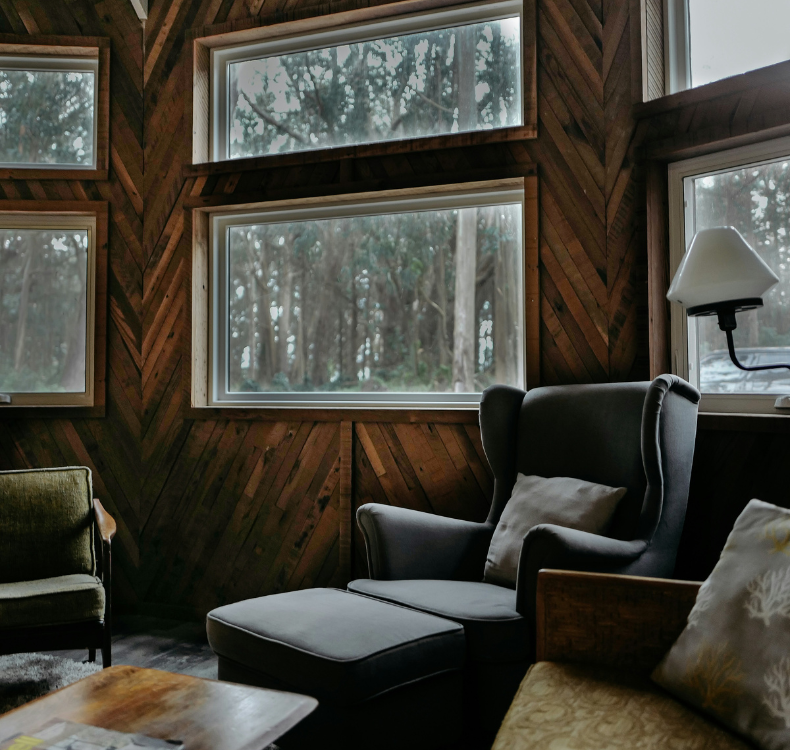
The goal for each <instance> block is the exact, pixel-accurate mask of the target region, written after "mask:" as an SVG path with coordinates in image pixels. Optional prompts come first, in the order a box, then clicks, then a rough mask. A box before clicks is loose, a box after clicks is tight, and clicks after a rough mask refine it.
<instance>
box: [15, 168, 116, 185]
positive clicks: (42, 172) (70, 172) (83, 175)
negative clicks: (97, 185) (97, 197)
mask: <svg viewBox="0 0 790 750" xmlns="http://www.w3.org/2000/svg"><path fill="white" fill-rule="evenodd" d="M108 179H109V170H107V169H43V168H38V167H36V168H30V167H0V180H90V181H92V182H106V181H107V180H108Z"/></svg>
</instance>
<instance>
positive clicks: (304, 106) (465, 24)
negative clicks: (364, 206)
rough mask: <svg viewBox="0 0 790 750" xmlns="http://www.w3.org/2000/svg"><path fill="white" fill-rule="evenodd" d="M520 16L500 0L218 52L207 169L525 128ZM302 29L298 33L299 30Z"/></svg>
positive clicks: (287, 32) (281, 36)
mask: <svg viewBox="0 0 790 750" xmlns="http://www.w3.org/2000/svg"><path fill="white" fill-rule="evenodd" d="M521 16H522V4H521V0H503V1H500V2H493V3H488V4H476V5H469V6H461V7H457V8H452V9H440V10H434V11H429V12H423V13H419V14H410V15H407V16H403V17H396V18H388V19H386V20H382V21H376V22H365V23H358V24H355V25H354V24H351V25H348V24H347V25H344V26H341V27H338V28H330V29H324V30H314V31H311V32H309V33H301V34H298V35H296V36H294V34H293V32H292V30H291V29H290V28H289V27H290V24H288V23H284V24H281V25H280V27H279V28H278V30H277V33H278V37H277V38H273V39H271V40H268V41H265V42H258V43H254V44H246V45H235V46H232V47H227V48H215V49H212V50H211V71H212V73H211V102H212V106H211V158H212V160H213V161H222V160H226V159H238V158H245V157H254V156H265V155H270V154H278V153H288V152H295V151H311V150H318V149H327V148H334V147H339V146H354V145H360V144H370V143H380V142H386V141H396V140H403V139H414V138H426V137H429V136H443V135H451V134H455V133H468V132H474V131H481V130H494V129H501V128H510V127H518V126H521V125H523V123H524V103H523V96H522V88H523V83H522V80H523V74H522V60H523V55H522V17H521ZM293 23H299V22H293Z"/></svg>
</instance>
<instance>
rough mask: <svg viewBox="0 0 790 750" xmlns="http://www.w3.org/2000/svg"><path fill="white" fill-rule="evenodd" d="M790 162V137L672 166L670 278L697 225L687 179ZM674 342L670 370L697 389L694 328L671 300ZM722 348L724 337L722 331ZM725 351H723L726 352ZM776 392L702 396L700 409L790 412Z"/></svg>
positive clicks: (672, 341)
mask: <svg viewBox="0 0 790 750" xmlns="http://www.w3.org/2000/svg"><path fill="white" fill-rule="evenodd" d="M783 157H787V158H788V160H790V137H784V138H777V139H774V140H770V141H761V142H759V143H754V144H751V145H748V146H740V147H738V148H733V149H728V150H726V151H717V152H714V153H711V154H706V155H704V156H697V157H694V158H691V159H685V160H683V161H677V162H673V163H671V164H669V167H668V183H669V278H670V279H672V278H673V277H674V275H675V273H676V271H677V269H678V266H679V265H680V261H681V260H682V258H683V255H684V253H685V252H686V248H687V237H686V223H687V221H689V220H691V221H693V215H692V209H691V206H690V201H688V202H687V201H686V198H685V189H684V184H685V181H686V180H687V179H689V178H693V177H701V176H705V175H708V174H715V173H717V172H727V171H730V170H733V169H739V168H744V167H749V166H758V165H760V164H763V163H766V162H771V161H776V160H777V159H781V158H783ZM669 307H670V344H671V356H672V372H673V373H675V374H676V375H680V376H681V377H683V378H685V379H686V380H688V381H689V382H690V383H692V385H695V386H696V387H699V369H698V368H697V370H696V372H692V367H691V363H690V362H689V347H690V344H691V345H693V344H694V342H695V333H696V331H695V327H694V326H689V325H688V316H687V315H686V311H685V310H684V309H683V307H682V306H681V305H679V304H678V303H676V302H670V303H669ZM721 336H722V344H723V347H724V344H725V339H724V333H723V332H722V334H721ZM723 347H722V348H723ZM777 395H778V394H775V393H774V394H724V393H716V394H712V393H708V394H705V393H703V394H702V401H701V402H700V411H702V412H711V413H717V412H718V413H730V414H774V415H782V414H787V410H786V409H780V408H776V407H775V406H774V403H775V401H776V398H777Z"/></svg>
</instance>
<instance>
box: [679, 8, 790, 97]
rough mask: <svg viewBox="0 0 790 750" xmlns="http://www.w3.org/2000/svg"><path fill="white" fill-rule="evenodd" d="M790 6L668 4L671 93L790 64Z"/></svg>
mask: <svg viewBox="0 0 790 750" xmlns="http://www.w3.org/2000/svg"><path fill="white" fill-rule="evenodd" d="M788 26H790V3H788V2H787V0H760V1H759V2H744V0H665V29H666V41H665V50H666V60H667V63H668V66H667V86H666V91H667V93H669V94H673V93H675V92H677V91H683V90H685V89H689V88H695V87H697V86H703V85H705V84H706V83H711V82H713V81H718V80H720V79H722V78H728V77H730V76H734V75H739V74H740V73H746V72H747V71H749V70H755V69H757V68H763V67H766V66H768V65H773V64H775V63H778V62H782V61H783V60H788V59H790V38H788V35H787V28H788Z"/></svg>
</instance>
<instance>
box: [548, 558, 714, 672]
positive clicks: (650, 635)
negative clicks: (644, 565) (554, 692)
mask: <svg viewBox="0 0 790 750" xmlns="http://www.w3.org/2000/svg"><path fill="white" fill-rule="evenodd" d="M700 585H701V584H699V583H697V582H692V581H672V580H668V579H664V578H641V577H636V576H624V575H611V574H605V573H579V572H572V571H564V570H541V571H540V572H539V573H538V589H537V602H536V605H537V623H536V625H537V629H536V630H537V644H536V645H537V660H538V661H563V662H585V663H589V664H600V665H605V666H609V667H627V668H630V669H633V670H635V671H639V672H650V671H652V669H653V668H654V667H655V666H656V665H657V664H658V662H659V661H660V660H661V658H662V657H663V656H664V654H666V652H667V651H668V650H669V648H670V646H671V645H672V644H673V643H674V642H675V640H676V639H677V637H678V635H680V633H681V631H682V630H683V628H684V627H685V626H686V618H687V617H688V614H689V612H690V611H691V608H692V607H693V606H694V601H695V600H696V597H697V591H698V590H699V587H700Z"/></svg>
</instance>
